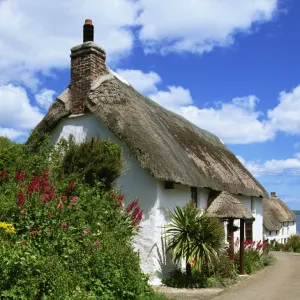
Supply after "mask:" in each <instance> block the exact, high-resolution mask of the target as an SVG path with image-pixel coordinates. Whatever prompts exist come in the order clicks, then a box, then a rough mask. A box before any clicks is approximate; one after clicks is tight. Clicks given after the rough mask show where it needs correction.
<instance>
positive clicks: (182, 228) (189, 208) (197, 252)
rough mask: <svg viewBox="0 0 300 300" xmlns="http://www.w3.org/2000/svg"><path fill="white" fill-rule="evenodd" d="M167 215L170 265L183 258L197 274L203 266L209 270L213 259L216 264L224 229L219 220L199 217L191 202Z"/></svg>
mask: <svg viewBox="0 0 300 300" xmlns="http://www.w3.org/2000/svg"><path fill="white" fill-rule="evenodd" d="M170 214H171V223H170V224H168V225H167V226H166V228H167V230H166V237H167V240H168V250H170V251H172V253H173V259H174V261H179V259H180V258H185V259H186V260H187V261H189V262H191V263H193V264H195V266H196V268H197V269H198V270H200V271H201V270H202V268H203V266H204V265H205V266H207V267H208V268H209V269H213V267H214V265H213V263H212V261H213V259H215V260H218V255H219V254H220V253H221V252H222V250H223V248H224V227H223V225H222V223H221V222H220V220H219V219H217V218H211V217H208V216H206V215H205V214H202V213H201V211H200V210H199V209H198V208H197V207H196V206H195V204H193V202H192V201H191V202H189V203H187V204H186V205H185V206H184V207H182V208H181V207H179V206H177V207H176V209H175V211H174V213H172V212H170Z"/></svg>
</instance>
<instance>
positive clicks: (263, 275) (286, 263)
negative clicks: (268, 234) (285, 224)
mask: <svg viewBox="0 0 300 300" xmlns="http://www.w3.org/2000/svg"><path fill="white" fill-rule="evenodd" d="M274 255H275V256H276V258H277V263H276V264H275V265H274V266H271V267H270V268H267V269H265V270H264V271H262V272H260V273H258V274H255V275H253V276H251V277H250V278H248V279H247V280H244V281H243V282H241V283H240V284H238V285H235V286H233V287H231V288H230V289H229V290H228V291H226V292H225V293H224V294H222V295H220V296H217V297H214V298H213V299H215V300H235V299H241V300H298V299H300V282H299V278H300V255H299V254H294V253H287V252H275V253H274Z"/></svg>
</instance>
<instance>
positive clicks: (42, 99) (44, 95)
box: [35, 89, 56, 110]
mask: <svg viewBox="0 0 300 300" xmlns="http://www.w3.org/2000/svg"><path fill="white" fill-rule="evenodd" d="M55 94H56V92H55V91H53V90H47V89H42V90H41V91H40V92H39V93H38V94H36V95H35V99H36V102H37V103H38V104H39V106H40V107H41V108H42V109H43V110H48V108H49V107H50V106H51V104H52V102H53V100H54V95H55Z"/></svg>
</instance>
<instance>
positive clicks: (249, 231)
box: [245, 223, 253, 242]
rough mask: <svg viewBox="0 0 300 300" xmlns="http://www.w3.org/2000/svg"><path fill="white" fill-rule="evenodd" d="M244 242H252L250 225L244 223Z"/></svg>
mask: <svg viewBox="0 0 300 300" xmlns="http://www.w3.org/2000/svg"><path fill="white" fill-rule="evenodd" d="M245 225H246V226H245V227H246V241H251V242H252V240H253V230H252V223H246V224H245Z"/></svg>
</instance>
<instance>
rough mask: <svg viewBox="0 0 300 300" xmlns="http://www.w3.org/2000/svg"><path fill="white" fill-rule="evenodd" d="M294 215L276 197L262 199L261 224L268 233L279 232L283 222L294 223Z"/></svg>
mask: <svg viewBox="0 0 300 300" xmlns="http://www.w3.org/2000/svg"><path fill="white" fill-rule="evenodd" d="M295 221H296V215H295V214H294V213H293V212H292V211H291V210H290V209H289V208H288V207H287V205H286V204H285V203H284V202H283V201H282V200H280V199H279V198H278V197H270V198H264V199H263V224H264V227H265V228H266V229H267V230H268V231H273V230H280V228H281V227H282V225H283V222H295Z"/></svg>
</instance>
